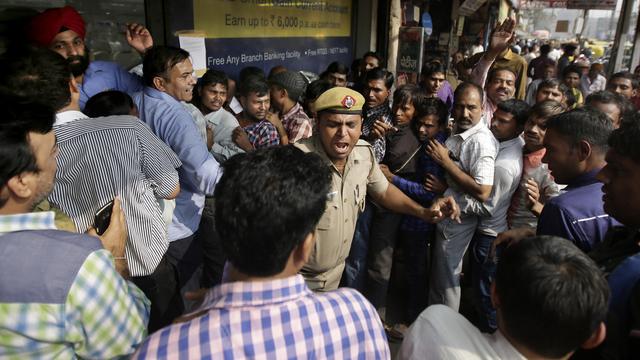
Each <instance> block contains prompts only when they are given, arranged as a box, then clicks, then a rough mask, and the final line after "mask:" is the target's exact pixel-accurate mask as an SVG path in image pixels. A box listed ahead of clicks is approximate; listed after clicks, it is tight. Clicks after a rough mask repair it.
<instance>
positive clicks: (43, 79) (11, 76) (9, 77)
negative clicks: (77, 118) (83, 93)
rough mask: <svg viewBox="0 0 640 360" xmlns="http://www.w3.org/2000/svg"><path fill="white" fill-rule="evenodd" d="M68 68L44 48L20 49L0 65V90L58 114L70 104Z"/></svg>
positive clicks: (60, 58)
mask: <svg viewBox="0 0 640 360" xmlns="http://www.w3.org/2000/svg"><path fill="white" fill-rule="evenodd" d="M71 76H72V75H71V68H70V67H69V64H68V63H67V61H66V60H65V59H64V58H63V57H62V55H60V54H58V53H56V52H54V51H52V50H49V49H46V48H34V47H29V48H21V49H20V50H16V52H13V53H11V54H7V55H6V57H5V58H4V59H3V61H2V62H1V63H0V89H1V90H2V91H3V92H5V93H8V94H13V95H19V96H21V97H24V98H26V99H30V100H33V101H37V102H40V103H43V104H45V105H47V106H50V107H51V108H53V109H54V110H55V111H58V110H60V109H62V108H64V107H65V106H67V105H69V103H71V91H70V90H69V82H70V81H71Z"/></svg>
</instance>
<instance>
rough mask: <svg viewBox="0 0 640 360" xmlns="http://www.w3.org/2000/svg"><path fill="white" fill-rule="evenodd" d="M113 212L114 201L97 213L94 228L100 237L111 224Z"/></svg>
mask: <svg viewBox="0 0 640 360" xmlns="http://www.w3.org/2000/svg"><path fill="white" fill-rule="evenodd" d="M112 211H113V200H111V201H109V202H108V203H107V204H106V205H104V206H103V207H101V208H100V209H98V211H96V217H95V219H94V222H93V226H94V227H95V228H96V232H97V233H98V235H102V234H104V232H105V231H107V228H108V227H109V223H110V222H111V212H112Z"/></svg>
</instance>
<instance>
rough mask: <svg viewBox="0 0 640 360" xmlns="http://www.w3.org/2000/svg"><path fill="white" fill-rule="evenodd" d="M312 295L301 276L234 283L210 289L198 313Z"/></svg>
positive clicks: (280, 301)
mask: <svg viewBox="0 0 640 360" xmlns="http://www.w3.org/2000/svg"><path fill="white" fill-rule="evenodd" d="M312 294H313V293H312V292H311V290H309V288H308V287H307V284H306V283H305V282H304V278H303V277H302V275H295V276H290V277H287V278H284V279H276V280H269V281H234V282H228V283H224V284H221V285H218V286H216V287H214V288H213V289H211V290H210V291H209V292H208V293H207V295H206V296H205V300H204V302H203V303H202V306H200V309H199V310H198V311H202V310H210V309H223V308H232V307H246V306H264V305H272V304H279V303H283V302H288V301H292V300H295V299H298V298H301V297H304V296H310V295H312Z"/></svg>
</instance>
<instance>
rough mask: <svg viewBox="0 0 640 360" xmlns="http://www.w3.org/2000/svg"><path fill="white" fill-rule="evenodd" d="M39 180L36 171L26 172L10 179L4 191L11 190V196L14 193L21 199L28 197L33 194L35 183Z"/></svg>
mask: <svg viewBox="0 0 640 360" xmlns="http://www.w3.org/2000/svg"><path fill="white" fill-rule="evenodd" d="M37 181H38V180H37V178H36V174H35V173H30V172H25V173H22V174H18V175H16V176H14V177H12V178H11V179H9V181H7V183H6V186H5V187H4V188H3V189H2V191H3V192H5V191H7V192H9V196H10V197H11V194H13V196H14V197H17V198H19V199H28V198H29V197H31V196H32V195H33V189H34V186H35V185H34V183H37Z"/></svg>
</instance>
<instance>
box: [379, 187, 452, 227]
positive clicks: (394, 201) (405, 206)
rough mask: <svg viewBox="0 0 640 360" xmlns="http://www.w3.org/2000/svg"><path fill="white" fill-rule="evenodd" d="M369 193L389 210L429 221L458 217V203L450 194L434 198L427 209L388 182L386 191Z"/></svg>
mask: <svg viewBox="0 0 640 360" xmlns="http://www.w3.org/2000/svg"><path fill="white" fill-rule="evenodd" d="M370 195H371V197H372V198H373V200H374V201H375V202H376V203H378V204H380V205H382V206H384V207H385V208H387V209H389V210H391V211H394V212H398V213H401V214H406V215H412V216H415V217H419V218H421V219H423V220H424V221H427V222H431V223H435V222H439V221H441V220H443V219H445V218H447V217H449V218H451V219H454V220H458V219H459V217H460V210H459V208H458V204H457V203H456V201H455V200H454V199H453V198H452V197H450V196H447V197H444V198H439V199H437V200H435V201H434V202H433V205H431V207H430V208H428V209H427V208H424V207H422V206H421V205H420V204H418V203H417V202H415V201H413V200H412V199H410V198H409V197H408V196H406V195H405V194H404V193H403V192H402V191H400V190H399V189H398V188H397V187H395V185H393V184H389V187H387V191H385V192H384V193H382V194H370Z"/></svg>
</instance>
